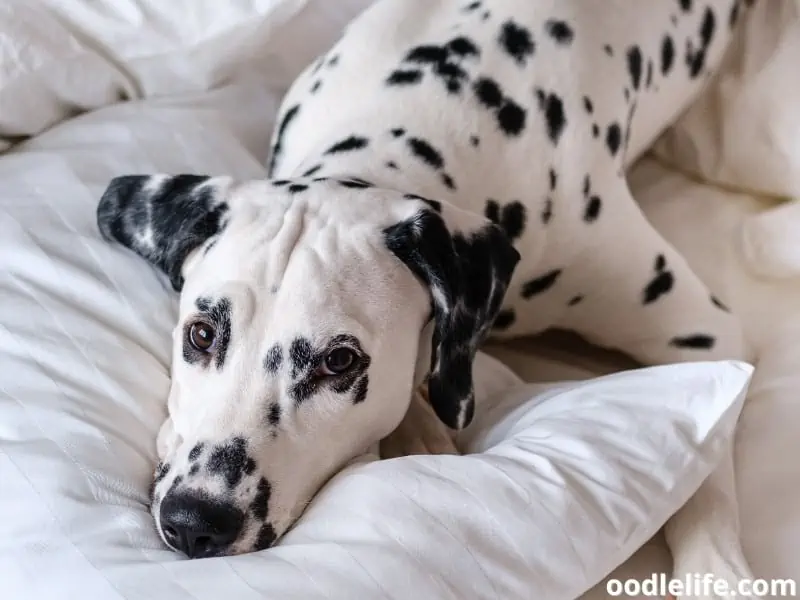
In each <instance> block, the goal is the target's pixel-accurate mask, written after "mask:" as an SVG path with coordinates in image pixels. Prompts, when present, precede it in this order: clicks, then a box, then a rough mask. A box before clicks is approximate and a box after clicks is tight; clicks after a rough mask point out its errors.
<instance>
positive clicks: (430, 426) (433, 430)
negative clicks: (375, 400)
mask: <svg viewBox="0 0 800 600" xmlns="http://www.w3.org/2000/svg"><path fill="white" fill-rule="evenodd" d="M414 454H459V451H458V449H457V448H456V445H455V442H454V441H453V433H452V432H451V431H450V430H449V429H448V428H447V427H446V426H445V425H444V423H442V421H441V420H440V419H439V418H438V417H437V416H436V413H434V412H433V408H432V407H431V405H430V404H429V402H428V397H427V387H426V386H424V385H423V386H420V387H419V388H417V390H416V391H415V392H414V395H413V396H412V398H411V404H410V405H409V407H408V412H406V416H405V417H404V418H403V420H402V422H401V423H400V425H398V426H397V429H395V430H394V431H393V432H392V433H390V434H389V435H388V436H387V437H385V438H384V439H383V440H381V444H380V455H381V458H397V457H399V456H409V455H414Z"/></svg>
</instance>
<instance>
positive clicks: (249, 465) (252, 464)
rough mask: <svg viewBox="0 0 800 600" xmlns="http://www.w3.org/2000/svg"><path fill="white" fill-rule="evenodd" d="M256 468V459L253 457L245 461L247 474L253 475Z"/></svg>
mask: <svg viewBox="0 0 800 600" xmlns="http://www.w3.org/2000/svg"><path fill="white" fill-rule="evenodd" d="M255 470H256V461H254V460H253V459H252V458H248V459H247V462H246V463H244V473H245V475H252V474H253V473H254V472H255Z"/></svg>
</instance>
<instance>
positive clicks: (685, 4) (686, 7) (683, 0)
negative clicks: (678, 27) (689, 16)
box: [678, 0, 692, 12]
mask: <svg viewBox="0 0 800 600" xmlns="http://www.w3.org/2000/svg"><path fill="white" fill-rule="evenodd" d="M678 4H680V5H681V10H682V11H683V12H690V11H691V10H692V0H678Z"/></svg>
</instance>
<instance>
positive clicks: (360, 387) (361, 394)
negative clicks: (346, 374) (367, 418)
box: [353, 375, 369, 404]
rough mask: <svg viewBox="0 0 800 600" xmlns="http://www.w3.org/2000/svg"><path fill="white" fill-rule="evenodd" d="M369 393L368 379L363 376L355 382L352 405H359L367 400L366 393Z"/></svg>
mask: <svg viewBox="0 0 800 600" xmlns="http://www.w3.org/2000/svg"><path fill="white" fill-rule="evenodd" d="M368 391H369V377H368V376H367V375H364V376H362V377H361V379H359V380H358V381H357V382H356V386H355V389H354V390H353V404H361V403H362V402H364V400H366V399H367V392H368Z"/></svg>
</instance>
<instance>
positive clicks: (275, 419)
mask: <svg viewBox="0 0 800 600" xmlns="http://www.w3.org/2000/svg"><path fill="white" fill-rule="evenodd" d="M267 421H269V424H270V425H272V426H273V427H277V425H278V424H279V423H280V422H281V405H280V404H278V403H277V402H273V403H272V404H270V405H269V412H268V413H267Z"/></svg>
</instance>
